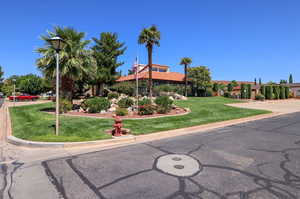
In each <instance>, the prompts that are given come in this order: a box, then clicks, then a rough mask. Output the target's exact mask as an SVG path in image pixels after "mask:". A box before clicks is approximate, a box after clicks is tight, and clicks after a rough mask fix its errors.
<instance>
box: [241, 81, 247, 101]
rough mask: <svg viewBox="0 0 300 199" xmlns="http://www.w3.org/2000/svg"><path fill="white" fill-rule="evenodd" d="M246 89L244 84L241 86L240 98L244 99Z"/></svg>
mask: <svg viewBox="0 0 300 199" xmlns="http://www.w3.org/2000/svg"><path fill="white" fill-rule="evenodd" d="M246 94H247V89H246V85H245V84H241V98H242V99H246V96H247V95H246Z"/></svg>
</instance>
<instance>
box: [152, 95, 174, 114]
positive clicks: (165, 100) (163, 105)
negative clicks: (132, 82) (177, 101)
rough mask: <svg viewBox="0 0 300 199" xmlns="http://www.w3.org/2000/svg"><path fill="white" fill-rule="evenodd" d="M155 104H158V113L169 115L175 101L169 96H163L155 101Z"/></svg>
mask: <svg viewBox="0 0 300 199" xmlns="http://www.w3.org/2000/svg"><path fill="white" fill-rule="evenodd" d="M154 102H155V104H157V106H158V107H157V112H158V113H163V114H164V113H167V112H169V111H170V110H171V108H172V104H173V100H171V99H170V98H169V97H168V96H161V97H157V98H156V99H155V101H154Z"/></svg>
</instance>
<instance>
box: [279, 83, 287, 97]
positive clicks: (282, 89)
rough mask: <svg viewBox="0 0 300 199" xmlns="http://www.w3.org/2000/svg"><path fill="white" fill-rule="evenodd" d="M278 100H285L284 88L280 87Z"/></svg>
mask: <svg viewBox="0 0 300 199" xmlns="http://www.w3.org/2000/svg"><path fill="white" fill-rule="evenodd" d="M279 98H280V99H286V96H285V89H284V86H280V94H279Z"/></svg>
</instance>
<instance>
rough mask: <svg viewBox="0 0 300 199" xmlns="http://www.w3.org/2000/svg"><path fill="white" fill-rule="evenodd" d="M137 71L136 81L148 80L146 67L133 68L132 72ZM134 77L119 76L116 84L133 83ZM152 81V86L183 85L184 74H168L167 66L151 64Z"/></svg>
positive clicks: (141, 65) (132, 75) (140, 65)
mask: <svg viewBox="0 0 300 199" xmlns="http://www.w3.org/2000/svg"><path fill="white" fill-rule="evenodd" d="M136 69H137V70H138V79H139V80H147V79H149V69H148V66H147V65H143V64H139V65H138V66H137V67H134V70H133V72H134V73H135V70H136ZM135 80H136V75H135V74H131V75H127V76H121V77H120V78H119V79H118V80H117V82H124V81H135ZM152 81H153V85H159V84H184V74H182V73H178V72H170V67H169V66H164V65H159V64H153V65H152Z"/></svg>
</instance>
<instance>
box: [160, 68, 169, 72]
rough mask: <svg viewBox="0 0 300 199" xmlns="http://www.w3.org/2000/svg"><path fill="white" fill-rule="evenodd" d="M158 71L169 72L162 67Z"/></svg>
mask: <svg viewBox="0 0 300 199" xmlns="http://www.w3.org/2000/svg"><path fill="white" fill-rule="evenodd" d="M158 71H159V72H167V70H166V69H161V68H160V69H159V70H158Z"/></svg>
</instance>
